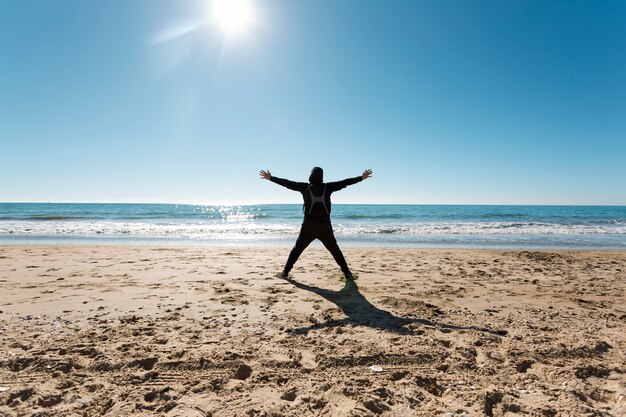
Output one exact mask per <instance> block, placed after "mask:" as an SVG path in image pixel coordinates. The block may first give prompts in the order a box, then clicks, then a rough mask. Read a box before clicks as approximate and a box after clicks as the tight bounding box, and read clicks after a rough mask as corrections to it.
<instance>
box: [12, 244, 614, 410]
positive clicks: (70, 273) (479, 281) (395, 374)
mask: <svg viewBox="0 0 626 417" xmlns="http://www.w3.org/2000/svg"><path fill="white" fill-rule="evenodd" d="M288 251H289V248H279V247H250V248H244V247H221V248H220V247H151V246H143V247H139V246H137V247H134V246H114V245H110V246H43V245H42V246H19V245H16V246H11V245H6V246H0V416H22V415H24V416H31V415H33V416H35V415H36V416H97V415H104V416H122V415H166V416H374V415H383V416H483V415H487V416H518V415H531V416H626V375H625V372H626V301H625V300H626V294H625V291H624V289H625V286H626V285H625V281H626V252H624V251H510V250H509V251H505V250H498V251H496V250H444V249H442V250H422V249H383V248H358V249H356V248H354V249H347V250H345V251H344V252H345V255H346V258H347V260H348V262H349V264H350V265H351V267H352V269H353V271H354V272H355V273H356V274H357V276H358V279H357V281H356V282H355V283H350V282H349V283H346V282H344V280H343V278H342V276H341V274H340V273H339V269H338V268H337V267H336V265H335V264H334V261H333V260H332V258H331V257H330V255H329V254H328V253H327V252H325V251H324V250H323V249H319V248H312V249H308V250H307V251H305V252H304V254H303V256H302V258H301V259H300V261H299V262H298V263H297V264H296V268H295V269H294V270H293V271H292V275H291V278H290V279H289V280H284V279H280V278H277V277H276V272H278V271H280V270H281V267H282V264H283V262H284V260H285V259H286V256H287V254H288Z"/></svg>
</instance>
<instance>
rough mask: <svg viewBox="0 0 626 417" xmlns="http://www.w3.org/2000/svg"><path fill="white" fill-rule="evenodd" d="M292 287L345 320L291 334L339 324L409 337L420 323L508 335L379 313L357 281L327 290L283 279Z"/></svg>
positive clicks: (483, 329)
mask: <svg viewBox="0 0 626 417" xmlns="http://www.w3.org/2000/svg"><path fill="white" fill-rule="evenodd" d="M284 280H285V281H287V282H289V283H290V284H292V285H293V286H295V287H297V288H300V289H302V290H306V291H310V292H313V293H315V294H317V295H319V296H322V297H324V298H325V299H327V300H328V301H330V302H332V303H334V304H335V305H336V306H337V307H339V308H340V309H341V311H342V312H343V313H344V314H345V315H346V318H344V319H340V320H328V321H325V322H323V323H317V324H314V325H312V326H308V327H301V328H298V329H295V330H294V333H298V334H306V333H308V332H309V331H310V330H315V329H322V328H325V327H333V326H340V325H342V324H353V325H356V326H366V327H371V328H374V329H380V330H385V331H388V332H394V333H399V334H412V333H413V332H414V330H411V329H409V328H407V327H406V326H407V325H408V324H411V323H419V324H423V325H426V326H433V327H437V328H440V329H449V330H476V331H480V332H485V333H490V334H493V335H497V336H504V335H506V334H507V331H506V330H491V329H487V328H483V327H477V326H455V325H452V324H445V323H437V322H434V321H430V320H426V319H418V318H406V317H398V316H394V315H393V314H391V313H390V312H388V311H385V310H381V309H380V308H378V307H376V306H375V305H373V304H372V303H370V301H369V300H368V299H367V298H365V296H363V294H361V292H360V291H359V287H358V286H357V284H356V282H354V281H352V280H347V281H346V283H345V285H344V287H343V288H342V289H340V290H339V291H333V290H327V289H325V288H319V287H315V286H312V285H307V284H303V283H301V282H298V281H295V280H293V279H291V278H284Z"/></svg>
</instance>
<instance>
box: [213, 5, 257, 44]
mask: <svg viewBox="0 0 626 417" xmlns="http://www.w3.org/2000/svg"><path fill="white" fill-rule="evenodd" d="M212 15H213V19H214V20H215V22H216V23H217V25H218V26H219V27H220V28H221V29H222V30H223V31H224V33H225V34H226V35H238V34H240V33H242V32H244V31H245V30H247V29H248V28H249V27H250V25H251V24H252V21H253V20H254V10H253V7H252V3H251V1H250V0H214V1H213V7H212Z"/></svg>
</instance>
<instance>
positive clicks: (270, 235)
mask: <svg viewBox="0 0 626 417" xmlns="http://www.w3.org/2000/svg"><path fill="white" fill-rule="evenodd" d="M332 209H333V212H332V222H333V225H334V229H335V234H336V237H337V240H338V241H339V244H340V245H341V246H345V247H347V246H384V247H399V246H408V247H470V248H477V247H478V248H481V247H485V248H555V249H556V248H571V249H589V248H595V249H626V207H624V206H491V205H488V206H481V205H351V204H345V205H341V204H335V205H333V208H332ZM302 217H303V215H302V206H301V205H296V204H267V205H232V206H218V205H180V204H55V203H51V204H44V203H39V204H31V203H0V244H15V243H24V244H36V243H55V244H56V243H85V244H102V243H115V244H119V243H131V244H133V243H139V244H144V243H153V244H208V245H291V244H293V242H294V241H295V239H296V237H297V234H298V230H299V227H300V224H301V222H302Z"/></svg>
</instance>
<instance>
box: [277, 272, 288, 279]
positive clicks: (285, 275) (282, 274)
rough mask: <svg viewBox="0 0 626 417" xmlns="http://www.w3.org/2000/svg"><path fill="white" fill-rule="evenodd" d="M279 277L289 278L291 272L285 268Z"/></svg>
mask: <svg viewBox="0 0 626 417" xmlns="http://www.w3.org/2000/svg"><path fill="white" fill-rule="evenodd" d="M278 278H282V279H287V278H289V272H287V271H285V270H283V272H281V273H280V274H278Z"/></svg>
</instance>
